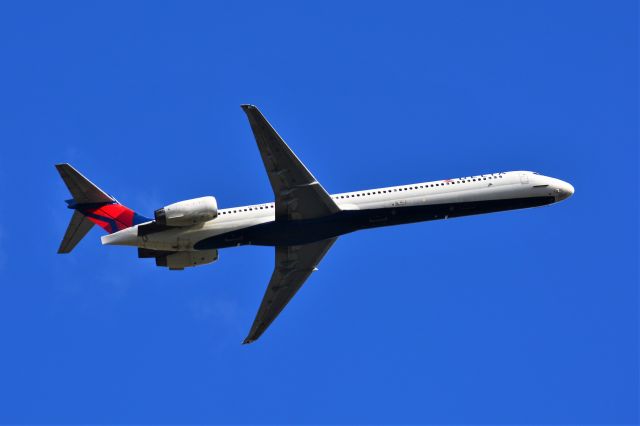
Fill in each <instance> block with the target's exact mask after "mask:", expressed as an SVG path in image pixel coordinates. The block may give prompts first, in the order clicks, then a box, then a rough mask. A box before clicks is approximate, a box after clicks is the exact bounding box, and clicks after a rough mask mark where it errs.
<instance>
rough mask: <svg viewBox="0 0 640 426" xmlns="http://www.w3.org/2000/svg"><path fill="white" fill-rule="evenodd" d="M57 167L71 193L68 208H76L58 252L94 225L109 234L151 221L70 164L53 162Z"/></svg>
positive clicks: (77, 239)
mask: <svg viewBox="0 0 640 426" xmlns="http://www.w3.org/2000/svg"><path fill="white" fill-rule="evenodd" d="M56 169H58V173H60V177H61V178H62V180H63V181H64V183H65V185H67V188H68V189H69V192H70V193H71V195H72V196H73V198H72V199H70V200H67V204H68V207H69V208H70V209H74V210H75V211H74V213H73V216H72V218H71V222H70V223H69V226H68V227H67V232H66V233H65V235H64V238H63V239H62V242H61V243H60V248H59V249H58V253H69V252H71V250H73V248H74V247H75V246H76V244H78V242H80V240H81V239H82V238H83V237H84V236H85V235H87V232H89V230H90V229H91V228H92V227H93V225H94V224H96V225H99V226H100V227H101V228H103V229H104V230H105V231H107V232H108V233H110V234H112V233H114V232H117V231H121V230H123V229H126V228H129V227H131V226H134V225H137V224H139V223H144V222H148V221H150V220H151V219H147V218H146V217H144V216H140V215H139V214H137V213H136V212H134V211H133V210H131V209H130V208H128V207H126V206H123V205H122V204H120V203H119V202H118V201H117V200H116V199H115V198H113V197H112V196H110V195H108V194H107V193H106V192H104V191H103V190H101V189H100V188H98V187H97V186H96V185H94V184H93V183H92V182H91V181H90V180H89V179H87V178H86V177H84V176H82V174H81V173H80V172H78V171H77V170H76V169H74V168H73V167H72V166H71V165H70V164H66V163H65V164H56Z"/></svg>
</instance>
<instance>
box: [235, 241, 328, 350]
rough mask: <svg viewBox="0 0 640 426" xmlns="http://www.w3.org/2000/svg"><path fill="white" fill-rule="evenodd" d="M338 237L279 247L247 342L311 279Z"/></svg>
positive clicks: (263, 328) (254, 338) (254, 337)
mask: <svg viewBox="0 0 640 426" xmlns="http://www.w3.org/2000/svg"><path fill="white" fill-rule="evenodd" d="M336 240H337V238H330V239H328V240H322V241H317V242H315V243H310V244H303V245H299V246H279V247H276V262H275V268H274V269H273V274H272V275H271V281H269V285H268V286H267V291H266V293H265V294H264V297H263V298H262V303H261V304H260V309H259V310H258V314H257V315H256V318H255V320H254V321H253V325H252V326H251V330H250V331H249V335H248V336H247V338H246V339H245V340H244V342H243V343H244V344H247V343H251V342H253V341H255V340H257V339H258V338H259V337H260V336H261V335H262V333H264V331H265V330H266V329H267V327H269V325H270V324H271V323H272V322H273V320H275V319H276V317H277V316H278V314H279V313H280V312H282V310H283V309H284V307H285V306H287V303H289V301H290V300H291V298H292V297H293V296H294V295H295V294H296V292H297V291H298V290H299V289H300V287H302V284H304V282H305V281H306V280H307V278H309V275H311V273H312V272H313V271H314V269H315V267H316V266H317V265H318V263H320V261H321V260H322V258H323V257H324V255H325V254H326V253H327V251H328V250H329V249H330V248H331V246H332V245H333V243H334V242H335V241H336Z"/></svg>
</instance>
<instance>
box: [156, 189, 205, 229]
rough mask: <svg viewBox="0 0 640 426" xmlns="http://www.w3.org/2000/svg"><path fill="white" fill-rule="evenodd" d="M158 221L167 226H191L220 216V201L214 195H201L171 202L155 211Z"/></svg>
mask: <svg viewBox="0 0 640 426" xmlns="http://www.w3.org/2000/svg"><path fill="white" fill-rule="evenodd" d="M153 215H154V217H155V219H156V222H158V223H159V224H161V225H167V226H191V225H195V224H196V223H202V222H206V221H208V220H211V219H215V218H216V217H217V216H218V203H217V202H216V199H215V198H214V197H211V196H208V197H200V198H194V199H192V200H185V201H180V202H179V203H173V204H169V205H168V206H166V207H163V208H161V209H158V210H156V211H155V212H154V213H153Z"/></svg>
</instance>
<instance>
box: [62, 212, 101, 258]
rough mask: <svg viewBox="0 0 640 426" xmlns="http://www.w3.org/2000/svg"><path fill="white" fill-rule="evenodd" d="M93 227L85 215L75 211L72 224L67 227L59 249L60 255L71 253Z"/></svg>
mask: <svg viewBox="0 0 640 426" xmlns="http://www.w3.org/2000/svg"><path fill="white" fill-rule="evenodd" d="M92 226H93V223H92V222H91V221H90V220H89V219H88V218H87V217H85V215H83V214H82V213H80V212H79V211H77V210H76V211H74V212H73V216H71V222H69V226H68V227H67V232H65V234H64V237H63V238H62V242H61V243H60V247H59V248H58V254H61V253H70V252H71V250H73V248H74V247H75V246H76V244H78V243H79V242H80V240H81V239H82V237H84V236H85V235H87V232H89V230H90V229H91V227H92Z"/></svg>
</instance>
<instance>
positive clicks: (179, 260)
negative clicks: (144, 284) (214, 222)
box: [156, 249, 218, 271]
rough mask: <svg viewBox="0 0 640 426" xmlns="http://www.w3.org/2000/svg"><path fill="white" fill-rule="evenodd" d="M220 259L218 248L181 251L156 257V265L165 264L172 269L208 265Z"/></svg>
mask: <svg viewBox="0 0 640 426" xmlns="http://www.w3.org/2000/svg"><path fill="white" fill-rule="evenodd" d="M216 260H218V250H216V249H213V250H198V251H179V252H176V253H172V254H168V255H166V256H159V257H156V265H158V266H164V267H166V268H169V269H171V270H172V271H176V270H182V269H184V268H190V267H192V266H199V265H206V264H207V263H213V262H215V261H216Z"/></svg>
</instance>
